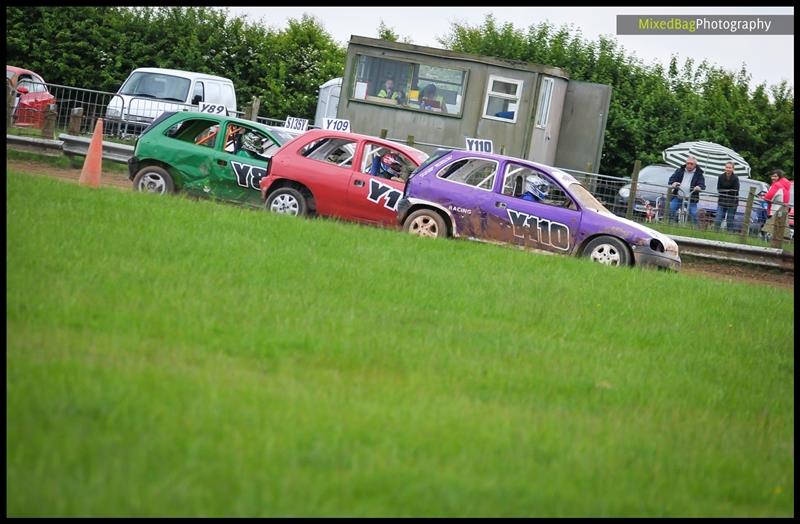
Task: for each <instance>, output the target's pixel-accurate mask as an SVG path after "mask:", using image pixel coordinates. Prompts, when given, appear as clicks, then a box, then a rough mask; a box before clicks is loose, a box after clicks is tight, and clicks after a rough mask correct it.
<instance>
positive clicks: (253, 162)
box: [128, 111, 301, 206]
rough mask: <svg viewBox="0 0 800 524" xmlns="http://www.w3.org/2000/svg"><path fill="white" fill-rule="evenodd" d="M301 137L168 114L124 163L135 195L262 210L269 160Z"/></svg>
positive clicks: (215, 118)
mask: <svg viewBox="0 0 800 524" xmlns="http://www.w3.org/2000/svg"><path fill="white" fill-rule="evenodd" d="M299 134H301V133H297V132H292V131H289V130H288V129H284V128H280V127H271V126H265V125H263V124H259V123H256V122H253V121H250V120H243V119H241V118H235V117H229V116H225V115H216V114H207V113H199V112H187V111H182V112H167V113H164V114H162V115H161V116H160V117H159V118H157V119H156V120H155V121H154V122H153V123H152V124H151V125H150V126H149V127H148V128H147V129H145V131H144V132H143V133H142V134H141V136H140V137H139V139H138V140H137V142H136V147H135V149H134V153H133V156H132V157H131V158H130V159H129V160H128V172H129V178H130V179H131V180H132V181H133V188H134V190H135V191H148V192H153V193H161V194H164V193H175V192H177V191H183V192H186V193H187V194H193V195H197V196H208V197H210V198H215V199H220V200H227V201H232V202H238V203H243V204H250V205H254V206H261V205H263V202H262V200H261V193H260V191H259V182H260V181H261V178H262V177H264V176H266V174H267V169H268V167H269V162H270V159H271V157H272V155H273V154H274V153H275V152H276V151H277V150H278V149H279V148H280V147H281V146H282V145H283V144H285V143H286V142H289V141H291V140H292V139H293V138H295V137H296V136H298V135H299Z"/></svg>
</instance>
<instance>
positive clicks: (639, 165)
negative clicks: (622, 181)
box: [625, 159, 642, 220]
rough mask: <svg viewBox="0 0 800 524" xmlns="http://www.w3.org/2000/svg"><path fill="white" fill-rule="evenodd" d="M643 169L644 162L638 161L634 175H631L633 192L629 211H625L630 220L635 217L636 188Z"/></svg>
mask: <svg viewBox="0 0 800 524" xmlns="http://www.w3.org/2000/svg"><path fill="white" fill-rule="evenodd" d="M641 168H642V161H641V160H638V159H637V160H636V162H634V163H633V173H631V191H630V193H629V194H628V209H627V210H626V211H625V218H627V219H628V220H630V219H631V218H632V217H633V205H634V202H636V186H637V184H638V182H639V170H640V169H641Z"/></svg>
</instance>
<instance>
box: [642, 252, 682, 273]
mask: <svg viewBox="0 0 800 524" xmlns="http://www.w3.org/2000/svg"><path fill="white" fill-rule="evenodd" d="M633 260H634V262H635V265H637V266H642V267H656V268H662V269H669V270H671V271H680V270H681V257H680V255H673V254H671V253H666V252H665V253H661V252H660V251H653V250H652V249H650V247H649V246H635V247H634V248H633Z"/></svg>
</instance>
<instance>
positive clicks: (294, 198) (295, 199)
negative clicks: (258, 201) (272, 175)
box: [264, 187, 308, 216]
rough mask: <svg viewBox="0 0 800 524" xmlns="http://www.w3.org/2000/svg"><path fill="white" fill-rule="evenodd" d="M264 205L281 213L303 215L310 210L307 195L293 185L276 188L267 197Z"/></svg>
mask: <svg viewBox="0 0 800 524" xmlns="http://www.w3.org/2000/svg"><path fill="white" fill-rule="evenodd" d="M264 207H266V208H267V211H272V212H273V213H278V214H280V215H291V216H302V215H305V214H306V212H307V211H308V203H307V202H306V197H304V196H303V194H302V193H301V192H300V191H298V190H296V189H294V188H291V187H282V188H280V189H276V190H275V191H274V192H272V194H270V195H269V197H267V201H266V202H265V204H264Z"/></svg>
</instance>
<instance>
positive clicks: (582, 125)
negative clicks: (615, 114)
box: [555, 80, 611, 173]
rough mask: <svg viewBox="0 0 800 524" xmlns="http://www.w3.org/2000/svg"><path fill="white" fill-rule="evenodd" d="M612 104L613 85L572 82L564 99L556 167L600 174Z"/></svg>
mask: <svg viewBox="0 0 800 524" xmlns="http://www.w3.org/2000/svg"><path fill="white" fill-rule="evenodd" d="M610 104H611V86H609V85H606V84H595V83H592V82H579V81H576V80H571V81H570V82H569V84H568V86H567V92H566V98H565V100H564V114H563V116H562V119H561V131H560V135H559V140H558V148H557V151H556V156H555V165H556V166H558V167H564V168H567V169H575V170H578V171H588V172H591V173H597V172H598V170H599V169H600V160H601V155H602V152H603V138H604V133H605V129H606V121H607V120H608V110H609V106H610Z"/></svg>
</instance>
